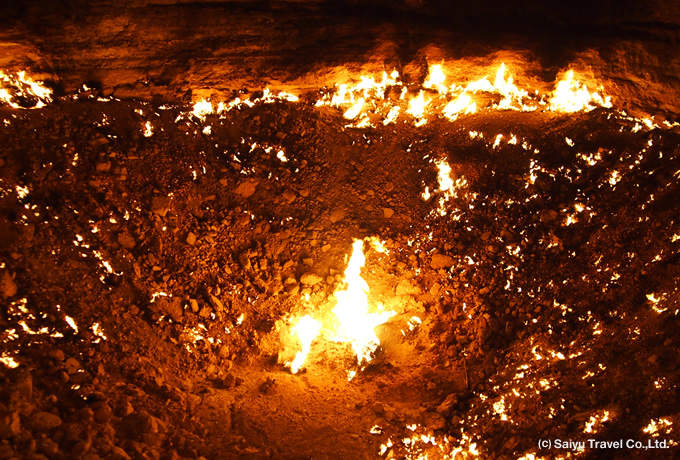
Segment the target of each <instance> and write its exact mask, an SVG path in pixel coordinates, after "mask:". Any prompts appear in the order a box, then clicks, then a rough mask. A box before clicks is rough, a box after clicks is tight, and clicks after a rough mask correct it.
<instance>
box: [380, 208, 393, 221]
mask: <svg viewBox="0 0 680 460" xmlns="http://www.w3.org/2000/svg"><path fill="white" fill-rule="evenodd" d="M383 215H384V216H385V218H386V219H389V218H390V217H392V216H393V215H394V210H393V209H390V208H383Z"/></svg>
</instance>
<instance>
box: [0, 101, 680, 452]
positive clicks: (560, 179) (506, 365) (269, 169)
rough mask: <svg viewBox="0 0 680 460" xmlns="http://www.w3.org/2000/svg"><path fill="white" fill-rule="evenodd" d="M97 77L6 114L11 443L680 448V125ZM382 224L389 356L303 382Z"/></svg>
mask: <svg viewBox="0 0 680 460" xmlns="http://www.w3.org/2000/svg"><path fill="white" fill-rule="evenodd" d="M89 96H91V95H88V94H81V96H80V98H79V99H78V100H73V99H62V100H59V101H57V102H55V103H53V104H49V105H47V106H46V107H44V108H42V109H39V110H18V109H9V108H3V109H2V112H0V119H2V122H1V123H0V137H1V138H2V140H3V142H2V146H1V147H0V165H1V166H2V167H1V168H0V276H1V282H0V296H1V297H2V304H3V307H4V308H3V311H2V316H1V317H0V321H1V323H2V328H3V332H2V343H1V350H2V363H3V366H0V381H1V382H2V386H1V390H0V391H1V392H2V398H1V399H0V401H2V402H1V403H0V439H1V441H0V458H34V459H40V458H84V459H91V460H94V459H98V458H113V459H129V458H141V459H156V458H164V459H179V458H200V457H204V458H209V459H213V458H214V459H219V458H241V457H242V458H290V459H298V458H299V459H302V458H309V459H325V458H347V459H355V458H430V459H437V458H453V457H454V456H455V455H456V454H458V455H459V456H460V457H462V458H472V457H475V456H477V455H479V456H481V458H520V457H522V458H527V459H528V458H540V457H544V458H556V457H558V456H560V455H562V456H563V457H562V458H571V457H580V458H602V457H601V456H602V451H596V450H593V449H586V450H585V451H584V452H576V453H569V451H568V449H560V448H556V447H555V446H553V448H552V449H546V450H542V451H541V450H539V446H538V441H539V439H563V440H574V441H585V440H587V439H598V440H618V439H624V440H627V439H633V440H639V441H643V442H644V443H645V445H647V442H648V439H651V440H652V442H654V441H657V440H658V441H660V440H665V441H666V442H667V446H668V450H664V451H649V450H644V449H632V450H627V449H622V450H610V451H608V452H606V455H607V456H609V457H610V458H659V457H666V458H670V456H672V455H677V452H678V448H677V442H678V437H677V434H676V433H677V424H678V423H680V413H679V410H680V408H679V407H678V401H679V398H678V383H679V381H678V379H679V378H680V373H679V372H678V365H679V364H680V355H679V354H678V349H679V347H678V345H680V343H679V342H680V335H679V334H678V326H679V323H678V317H677V312H678V309H680V305H679V298H678V286H677V280H678V279H680V264H679V260H678V254H679V253H678V245H679V244H680V242H679V240H680V222H678V213H677V195H678V192H679V185H678V184H679V180H680V178H679V171H680V148H678V145H679V143H680V132H678V129H677V128H673V127H668V126H665V127H652V126H646V125H644V123H641V122H639V121H638V120H634V119H630V118H627V117H626V116H624V115H623V114H622V113H619V112H616V111H610V110H603V109H598V110H594V111H592V112H589V113H586V114H575V115H556V114H551V113H538V112H532V113H521V112H515V111H496V112H481V113H479V114H476V115H469V116H464V117H461V118H460V119H459V120H457V121H456V122H449V121H446V120H437V119H432V120H430V121H429V122H428V123H427V124H426V125H424V126H422V127H419V128H416V127H414V126H413V125H412V123H410V122H407V120H406V119H402V120H400V121H398V122H397V123H396V124H393V125H388V126H379V127H377V128H368V129H354V128H345V127H344V125H345V123H346V121H345V120H343V119H342V117H341V115H340V114H339V113H337V112H336V111H335V110H333V109H327V108H315V107H314V106H313V104H312V103H311V101H301V102H285V101H276V102H273V103H268V104H265V103H260V104H256V105H255V106H253V107H248V106H241V107H237V108H234V109H232V110H231V111H228V112H224V113H222V114H219V115H218V114H209V115H207V116H206V117H205V119H204V120H202V119H201V118H199V117H197V116H195V115H194V114H192V113H191V107H184V106H161V105H157V104H156V105H154V104H151V103H142V102H131V101H127V102H124V101H115V100H97V99H96V98H94V97H89ZM499 134H502V137H498V135H499ZM442 160H444V161H446V162H447V163H448V164H449V165H450V166H451V169H452V171H451V176H452V178H454V179H462V178H464V179H465V183H464V185H461V186H460V188H458V189H457V190H456V196H455V197H452V198H450V199H449V200H448V202H446V203H445V204H444V207H443V213H445V214H446V215H444V216H442V215H441V214H440V213H439V212H438V210H439V204H438V203H439V199H440V198H442V197H443V192H438V191H437V190H438V179H437V177H438V167H437V164H438V162H441V161H442ZM461 184H462V182H461ZM425 187H428V190H429V191H430V192H431V194H432V197H431V198H430V199H429V200H427V201H426V200H424V199H423V197H422V194H423V192H424V190H425ZM364 237H377V238H378V239H380V240H381V241H384V245H385V247H386V248H387V252H384V253H378V252H377V251H376V250H374V249H372V248H371V247H370V246H369V245H368V244H367V245H366V246H365V247H366V257H367V264H366V267H365V269H364V272H363V273H364V275H365V276H364V277H365V279H366V281H367V282H368V284H369V286H370V288H371V301H372V302H378V301H381V302H383V303H384V304H385V305H386V306H387V307H389V308H391V309H392V310H394V311H396V312H397V314H396V315H395V316H393V317H392V318H391V319H390V321H388V322H387V323H386V324H385V325H383V326H380V327H379V328H378V329H377V330H378V335H379V337H380V338H381V340H382V346H381V348H380V350H379V351H378V353H377V355H376V357H375V359H374V361H373V362H372V363H371V365H369V366H368V367H367V368H366V369H364V370H361V371H359V373H358V374H357V376H356V377H355V378H354V379H352V380H351V381H348V379H347V371H348V370H349V369H353V368H354V367H355V364H354V363H353V362H352V358H351V356H352V354H351V353H350V352H349V351H348V348H347V346H345V345H338V344H330V343H326V342H322V341H317V342H315V343H314V344H313V346H312V350H311V353H310V355H309V357H308V359H307V362H306V365H305V369H304V370H303V372H301V373H300V374H296V375H293V374H291V372H290V370H289V369H288V368H286V367H285V366H284V365H282V364H281V363H280V361H281V359H280V355H281V354H283V353H285V352H286V349H287V348H289V347H290V343H289V342H290V337H289V332H290V331H289V324H290V321H291V320H292V319H294V318H298V317H300V316H301V315H303V314H306V313H309V312H317V313H323V312H327V311H328V310H329V309H330V308H331V305H332V303H333V301H334V300H333V296H332V293H333V292H334V291H335V290H336V289H338V288H339V287H341V286H342V272H343V271H344V269H345V266H346V263H347V256H348V255H349V252H350V250H351V245H352V241H353V239H354V238H364ZM414 316H417V317H418V318H420V319H421V321H422V324H417V323H414V322H413V320H412V317H414ZM659 452H661V453H660V454H659ZM673 452H674V454H673ZM423 455H427V457H422V456H423ZM532 455H533V456H532ZM460 457H456V458H460Z"/></svg>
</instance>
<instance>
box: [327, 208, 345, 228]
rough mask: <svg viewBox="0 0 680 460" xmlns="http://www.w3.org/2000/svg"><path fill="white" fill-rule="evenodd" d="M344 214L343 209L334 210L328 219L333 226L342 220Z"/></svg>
mask: <svg viewBox="0 0 680 460" xmlns="http://www.w3.org/2000/svg"><path fill="white" fill-rule="evenodd" d="M346 214H347V213H346V212H345V210H344V209H336V210H335V211H333V213H332V214H331V215H330V217H329V218H328V219H329V220H330V221H331V223H333V224H334V223H336V222H340V221H341V220H342V219H344V218H345V215H346Z"/></svg>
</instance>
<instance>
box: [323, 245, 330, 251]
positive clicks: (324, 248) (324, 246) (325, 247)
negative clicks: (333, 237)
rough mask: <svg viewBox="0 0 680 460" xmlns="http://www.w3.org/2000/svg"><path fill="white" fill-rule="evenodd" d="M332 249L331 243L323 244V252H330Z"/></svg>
mask: <svg viewBox="0 0 680 460" xmlns="http://www.w3.org/2000/svg"><path fill="white" fill-rule="evenodd" d="M330 249H331V245H330V244H324V245H323V246H321V252H328V251H329V250H330Z"/></svg>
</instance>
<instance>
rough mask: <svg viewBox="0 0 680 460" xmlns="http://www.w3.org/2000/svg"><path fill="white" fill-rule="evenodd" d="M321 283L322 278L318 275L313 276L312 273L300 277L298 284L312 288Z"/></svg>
mask: <svg viewBox="0 0 680 460" xmlns="http://www.w3.org/2000/svg"><path fill="white" fill-rule="evenodd" d="M322 281H323V278H321V277H320V276H319V275H315V274H314V273H305V274H304V275H302V276H301V277H300V283H302V284H304V285H305V286H314V285H316V284H319V283H320V282H322Z"/></svg>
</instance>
